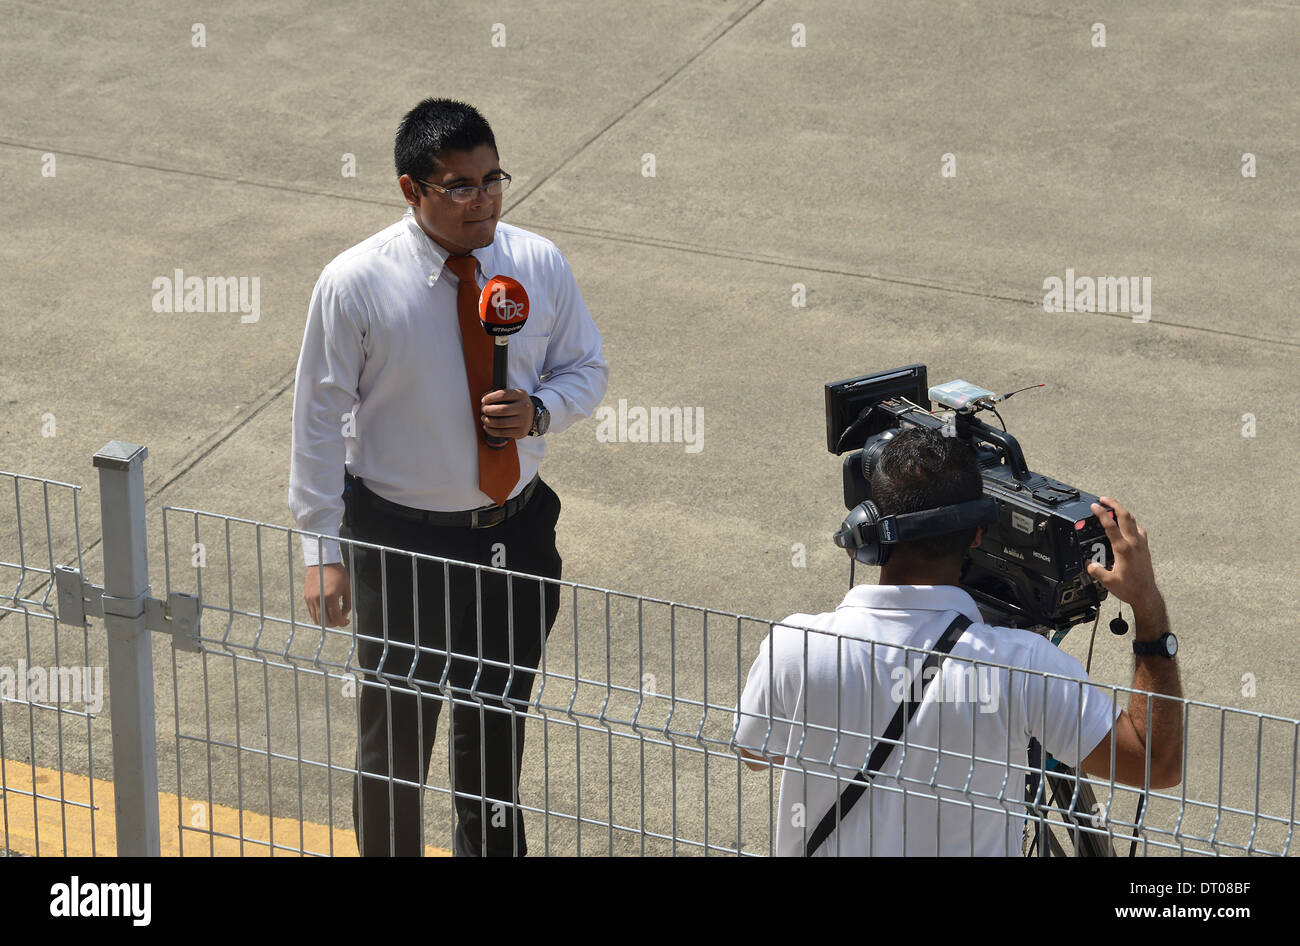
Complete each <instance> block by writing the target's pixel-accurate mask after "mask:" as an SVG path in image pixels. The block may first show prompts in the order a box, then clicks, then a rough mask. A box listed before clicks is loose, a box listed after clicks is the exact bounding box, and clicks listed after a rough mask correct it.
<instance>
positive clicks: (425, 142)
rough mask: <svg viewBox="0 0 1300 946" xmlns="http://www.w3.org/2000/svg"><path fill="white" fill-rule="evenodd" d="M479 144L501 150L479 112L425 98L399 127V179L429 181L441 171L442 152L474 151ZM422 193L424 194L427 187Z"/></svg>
mask: <svg viewBox="0 0 1300 946" xmlns="http://www.w3.org/2000/svg"><path fill="white" fill-rule="evenodd" d="M479 145H491V146H492V150H493V151H496V150H497V142H496V138H495V137H493V135H492V126H491V125H489V124H488V123H487V119H486V118H484V117H483V116H482V115H480V114H479V112H478V109H476V108H474V106H472V105H466V104H465V103H464V102H456V101H453V100H452V99H425V100H424V101H423V102H421V103H420V104H419V105H417V106H415V108H413V109H411V110H410V111H409V112H407V113H406V115H405V116H404V117H403V118H402V123H401V124H400V125H398V126H397V139H396V141H395V142H394V143H393V165H394V167H396V169H397V176H398V177H401V176H402V175H403V174H409V175H410V176H411V177H413V178H417V179H419V178H425V179H427V178H429V177H432V176H433V174H434V173H435V172H436V171H437V168H438V161H437V158H438V155H440V154H442V152H444V151H473V150H474V149H475V148H477V147H478V146H479ZM420 192H421V193H423V192H424V187H423V186H421V187H420Z"/></svg>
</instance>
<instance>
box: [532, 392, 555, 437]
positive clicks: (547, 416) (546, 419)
mask: <svg viewBox="0 0 1300 946" xmlns="http://www.w3.org/2000/svg"><path fill="white" fill-rule="evenodd" d="M529 398H530V400H532V402H533V426H532V428H531V429H530V430H529V431H528V436H530V437H540V436H542V435H543V434H545V433H546V431H547V430H548V429H549V428H550V426H551V412H550V411H548V410H547V409H546V405H545V404H543V403H542V399H541V398H540V397H533V395H531V394H530V395H529Z"/></svg>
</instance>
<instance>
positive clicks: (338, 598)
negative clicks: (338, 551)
mask: <svg viewBox="0 0 1300 946" xmlns="http://www.w3.org/2000/svg"><path fill="white" fill-rule="evenodd" d="M322 571H323V572H324V576H323V580H324V586H325V612H326V617H328V618H329V621H328V623H327V624H326V625H325V626H326V627H346V626H347V623H348V619H349V617H350V616H351V614H352V583H351V582H350V581H349V580H348V570H347V568H345V567H344V566H343V564H342V563H341V562H335V563H333V564H331V565H308V566H307V578H306V580H305V582H304V584H303V592H302V596H303V600H305V601H306V602H307V610H308V611H309V612H310V613H311V619H312V622H313V623H315V624H320V622H321V621H320V602H321V583H322V575H321V572H322Z"/></svg>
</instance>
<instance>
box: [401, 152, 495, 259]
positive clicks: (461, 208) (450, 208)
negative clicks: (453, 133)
mask: <svg viewBox="0 0 1300 946" xmlns="http://www.w3.org/2000/svg"><path fill="white" fill-rule="evenodd" d="M499 161H500V158H499V157H498V156H497V153H496V150H495V149H494V148H493V147H492V146H491V145H486V144H483V145H479V146H478V147H477V148H475V149H474V150H473V151H444V152H442V154H440V155H439V156H438V158H437V161H436V164H435V170H434V172H433V173H432V174H431V175H429V176H428V177H427V178H424V180H426V181H428V182H430V183H433V184H439V185H441V186H442V187H446V188H452V187H462V186H465V185H469V184H485V183H487V181H488V179H490V178H492V177H497V176H499V175H500V174H502V173H503V172H502V170H501V167H500V165H499ZM398 184H399V185H400V186H401V188H402V193H403V194H404V195H405V196H406V202H407V203H408V204H410V205H411V206H412V207H413V208H415V219H416V221H417V222H418V223H419V224H420V227H421V228H422V229H423V230H424V232H425V233H427V234H428V235H429V237H430V238H431V239H432V240H434V241H435V242H436V243H437V244H438V245H439V246H441V247H442V248H443V249H445V250H447V251H449V252H450V253H452V254H453V255H457V256H460V255H464V254H466V253H468V252H469V251H470V250H474V249H478V248H479V247H483V246H488V245H489V244H491V242H492V238H493V236H494V235H495V234H496V228H497V220H498V219H500V217H501V195H500V194H497V195H496V196H495V197H492V196H490V195H488V194H486V193H484V192H483V191H477V192H476V193H475V195H474V198H473V199H472V200H469V201H466V202H465V203H463V204H462V203H457V202H456V201H454V200H452V199H451V198H450V197H448V196H447V195H446V194H444V193H442V192H440V191H437V190H434V189H433V188H432V187H425V188H423V190H424V193H423V194H421V193H420V190H421V188H420V186H419V185H418V184H417V183H416V182H415V181H414V180H412V179H411V177H410V176H409V175H407V174H403V175H402V176H401V177H400V178H399V179H398Z"/></svg>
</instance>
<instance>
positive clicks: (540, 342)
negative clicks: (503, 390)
mask: <svg viewBox="0 0 1300 946" xmlns="http://www.w3.org/2000/svg"><path fill="white" fill-rule="evenodd" d="M550 345H551V335H550V333H549V332H530V331H528V326H527V325H525V326H524V330H523V331H521V332H519V333H518V334H516V335H511V336H510V349H509V365H508V371H507V378H508V379H509V382H510V387H512V388H518V389H520V390H522V391H529V392H532V391H536V390H537V385H538V383H539V381H540V379H541V376H542V372H543V371H545V369H546V352H547V350H548V349H549V348H550Z"/></svg>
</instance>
